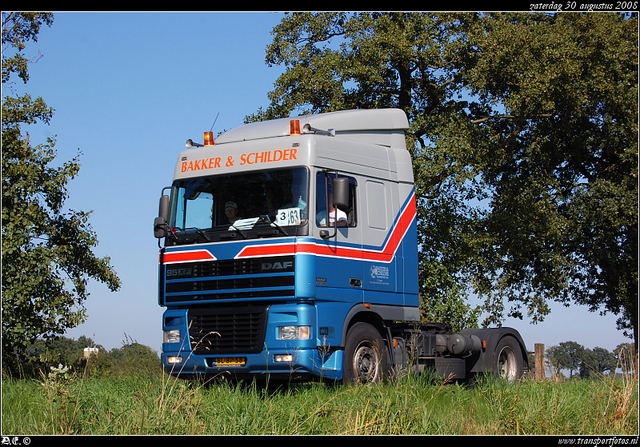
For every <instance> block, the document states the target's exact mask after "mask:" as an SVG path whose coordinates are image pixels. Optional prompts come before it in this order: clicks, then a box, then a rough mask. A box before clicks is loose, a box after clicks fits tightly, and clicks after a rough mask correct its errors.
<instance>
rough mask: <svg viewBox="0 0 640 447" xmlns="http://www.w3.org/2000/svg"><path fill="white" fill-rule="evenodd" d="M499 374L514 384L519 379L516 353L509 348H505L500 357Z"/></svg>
mask: <svg viewBox="0 0 640 447" xmlns="http://www.w3.org/2000/svg"><path fill="white" fill-rule="evenodd" d="M498 373H499V374H500V377H501V378H503V379H507V380H508V381H509V382H513V381H515V380H516V379H517V378H518V363H517V359H516V353H515V352H513V349H511V348H510V347H509V346H505V347H504V348H502V351H500V355H499V356H498Z"/></svg>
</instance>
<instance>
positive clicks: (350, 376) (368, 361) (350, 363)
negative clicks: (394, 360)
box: [342, 323, 389, 384]
mask: <svg viewBox="0 0 640 447" xmlns="http://www.w3.org/2000/svg"><path fill="white" fill-rule="evenodd" d="M388 373H389V356H388V353H387V348H386V346H385V344H384V340H383V339H382V336H381V335H380V333H379V332H378V331H377V330H376V328H374V327H373V326H371V325H370V324H368V323H356V324H354V325H353V327H352V328H351V329H349V332H348V333H347V342H346V345H345V348H344V372H343V376H342V382H343V383H344V384H361V383H375V382H379V381H380V380H382V379H383V378H384V377H386V375H387V374H388Z"/></svg>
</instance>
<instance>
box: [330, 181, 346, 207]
mask: <svg viewBox="0 0 640 447" xmlns="http://www.w3.org/2000/svg"><path fill="white" fill-rule="evenodd" d="M333 206H335V207H336V208H339V209H341V210H342V211H347V210H348V209H349V179H348V178H347V177H339V178H335V179H333Z"/></svg>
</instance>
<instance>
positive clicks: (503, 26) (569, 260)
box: [247, 12, 638, 338]
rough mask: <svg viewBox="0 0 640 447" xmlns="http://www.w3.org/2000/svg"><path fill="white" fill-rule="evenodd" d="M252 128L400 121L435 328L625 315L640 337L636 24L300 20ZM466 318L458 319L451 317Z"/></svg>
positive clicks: (294, 22)
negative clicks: (381, 115)
mask: <svg viewBox="0 0 640 447" xmlns="http://www.w3.org/2000/svg"><path fill="white" fill-rule="evenodd" d="M272 34H273V36H274V38H273V42H272V43H271V44H270V45H269V46H268V47H267V55H266V62H267V63H268V64H270V65H280V66H283V67H284V68H285V69H286V70H285V72H284V73H283V74H282V75H281V76H280V77H279V78H278V79H277V81H276V83H275V85H274V89H273V91H271V92H270V93H269V98H270V100H271V104H270V106H269V107H268V108H266V109H265V110H262V109H261V110H259V111H258V112H257V113H256V114H254V115H252V116H249V117H247V121H255V120H262V119H269V118H277V117H285V116H288V115H289V114H291V113H292V112H296V113H307V112H309V113H318V112H326V111H332V110H341V109H348V108H382V107H399V108H401V109H403V110H404V111H405V112H406V114H407V116H408V118H409V121H410V126H411V127H410V129H409V132H407V144H408V148H409V150H410V152H411V155H412V157H413V165H414V177H415V182H416V193H417V201H418V213H419V214H418V232H419V234H418V237H419V245H420V253H419V262H420V266H419V267H420V292H421V306H422V310H423V313H424V316H425V317H426V318H429V319H432V320H433V319H442V318H443V317H446V318H454V320H455V321H454V323H455V324H454V326H459V325H469V323H472V322H473V321H474V320H475V319H477V316H478V311H479V309H478V308H472V307H471V306H469V305H468V303H467V301H466V298H467V297H468V296H470V295H471V294H476V295H479V296H480V297H482V298H483V300H484V306H483V310H484V311H485V312H486V315H487V318H486V319H485V324H491V323H494V324H498V325H499V324H501V322H502V321H503V319H504V317H505V316H513V317H519V318H523V317H524V314H525V313H526V314H527V315H528V317H529V318H530V319H531V320H532V321H533V322H536V321H542V320H543V319H544V317H545V315H546V314H548V312H549V303H550V302H552V301H557V302H561V303H563V304H565V305H570V304H574V303H576V304H582V305H587V306H588V307H589V309H590V310H593V311H596V310H599V311H601V312H603V313H604V312H612V313H615V314H616V315H618V317H619V320H618V323H619V327H620V328H622V329H626V330H631V332H632V333H633V336H634V337H635V338H637V155H638V150H637V49H638V48H637V16H636V15H629V14H619V13H598V14H578V13H575V14H574V13H572V14H539V13H501V14H480V13H454V14H425V13H339V12H337V13H295V14H288V15H287V16H286V17H285V18H284V19H283V20H282V22H281V23H280V24H279V25H278V26H276V27H275V28H274V30H273V32H272ZM454 315H455V317H454Z"/></svg>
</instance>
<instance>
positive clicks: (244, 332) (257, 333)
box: [189, 305, 269, 355]
mask: <svg viewBox="0 0 640 447" xmlns="http://www.w3.org/2000/svg"><path fill="white" fill-rule="evenodd" d="M268 310H269V306H266V305H263V306H238V307H220V308H202V309H201V308H194V309H189V338H190V340H191V349H192V350H193V352H194V353H195V354H205V355H206V354H231V353H246V354H253V353H259V352H261V351H262V347H263V345H264V336H265V330H266V326H267V312H268Z"/></svg>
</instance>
